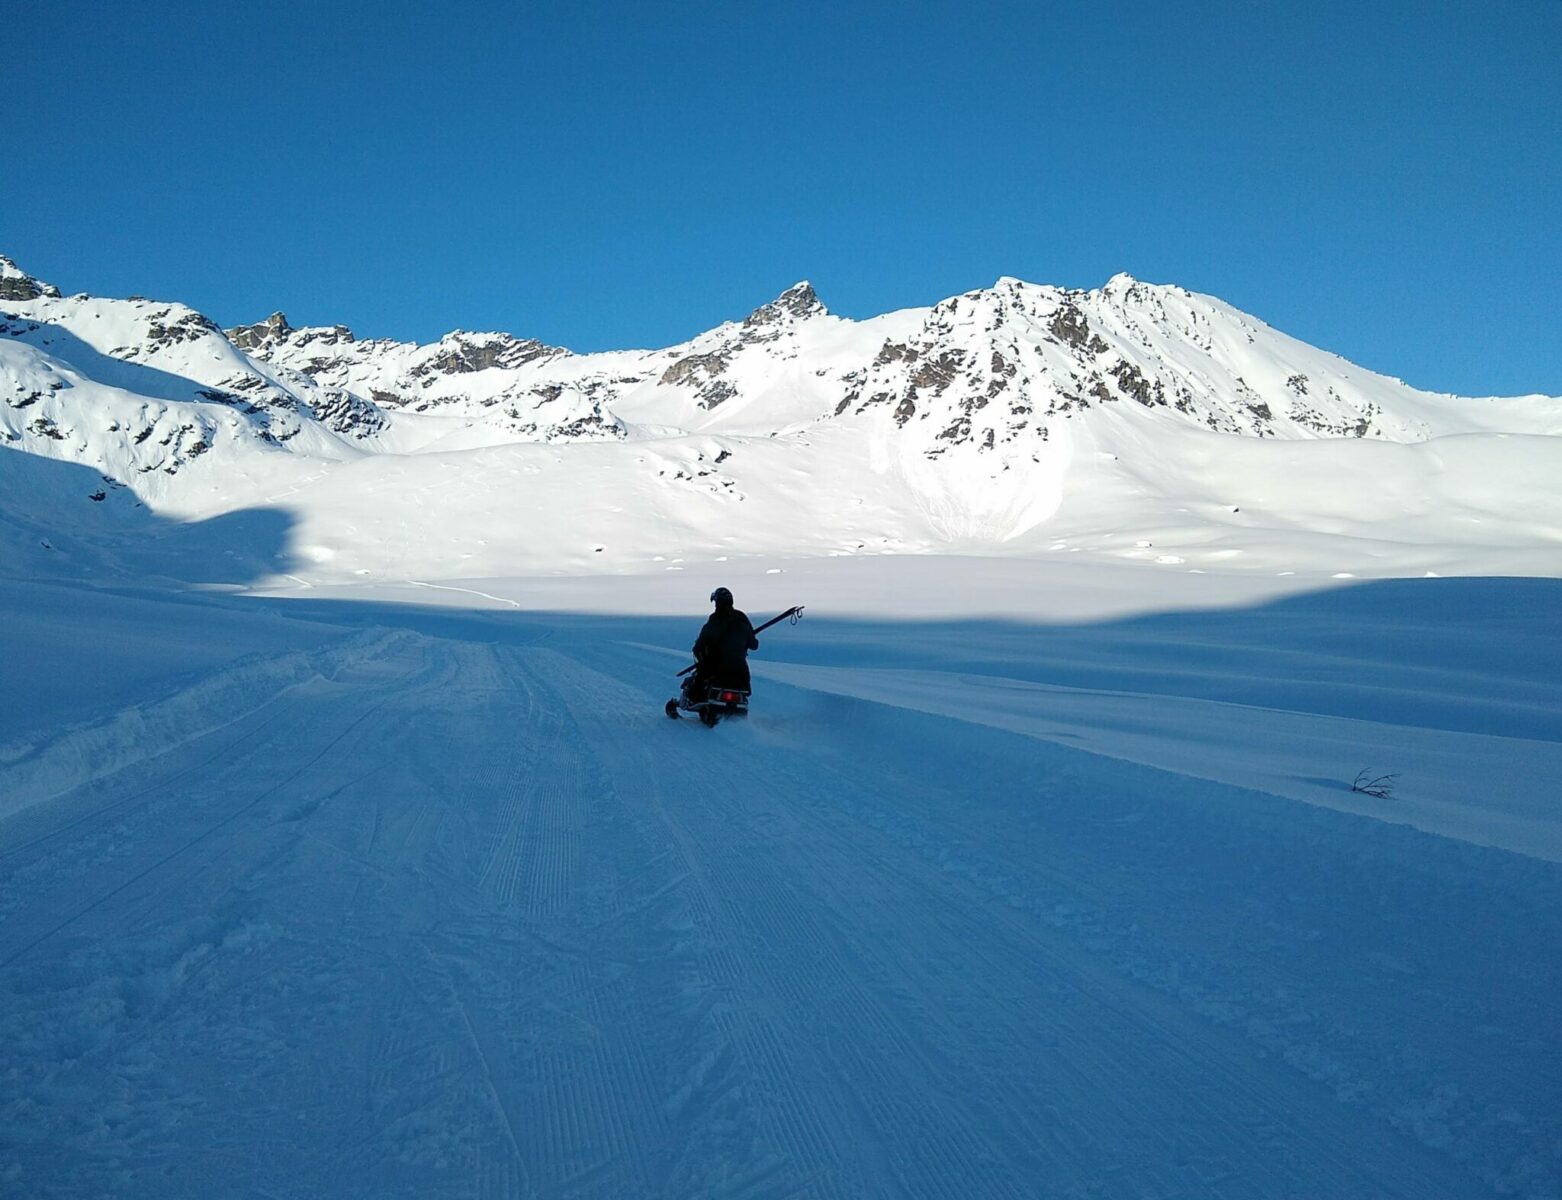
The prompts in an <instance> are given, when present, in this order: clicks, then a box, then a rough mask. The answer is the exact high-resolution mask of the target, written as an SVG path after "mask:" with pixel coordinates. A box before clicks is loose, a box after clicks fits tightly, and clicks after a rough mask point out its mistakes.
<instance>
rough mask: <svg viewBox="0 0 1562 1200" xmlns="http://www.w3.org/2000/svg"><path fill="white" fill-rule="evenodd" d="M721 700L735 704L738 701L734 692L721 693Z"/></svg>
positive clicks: (724, 702)
mask: <svg viewBox="0 0 1562 1200" xmlns="http://www.w3.org/2000/svg"><path fill="white" fill-rule="evenodd" d="M721 702H722V703H723V704H736V703H737V702H738V694H737V693H736V692H723V693H722V694H721Z"/></svg>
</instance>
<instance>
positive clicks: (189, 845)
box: [0, 705, 379, 969]
mask: <svg viewBox="0 0 1562 1200" xmlns="http://www.w3.org/2000/svg"><path fill="white" fill-rule="evenodd" d="M378 707H379V705H375V706H374V707H373V708H370V709H369V710H368V711H366V712H363V713H360V714H359V715H358V716H357V717H355V718H354V719H353V720H352V721H351V722H350V723H349V724H348V725H347V726H346V728H344V729H342V730H341V731H340V732H338V733H337V734H336V735H335V736H333V737H332V738H331V740H330V741H328V742H327V743H326V744H325V745H324V746H322V747H321V748H320V750H319V751H317V752H316V753H315V755H314V757H313V758H311V759H309V760H308V761H307V762H306V763H304V765H303V766H301V767H299V768H298V770H296V771H294V772H293V774H291V775H289V776H288V777H287V778H286V779H284V780H283V781H282V782H281V783H278V784H274V785H273V786H272V787H270V788H268V789H266V790H265V791H263V792H261V793H260V794H259V795H258V796H256V797H254V798H253V799H251V800H249V801H247V802H245V803H244V804H243V805H241V806H240V807H238V808H237V809H235V810H234V811H233V812H231V813H229V814H228V815H227V816H226V817H224V818H223V819H222V820H220V821H218V822H217V823H216V824H215V825H211V826H209V827H207V828H206V829H205V830H204V831H202V832H201V833H200V834H198V835H197V836H196V837H194V838H192V839H191V840H190V841H188V842H184V843H181V844H180V845H179V846H177V847H176V848H175V849H173V850H171V851H170V852H169V853H167V854H165V855H164V856H163V857H161V858H159V859H158V860H157V861H156V862H154V863H152V864H151V865H150V866H148V867H146V868H144V869H143V870H140V871H138V872H136V873H135V874H134V875H132V876H130V878H128V879H126V880H124V881H123V882H122V883H120V884H119V885H118V886H116V887H114V888H113V889H112V890H110V891H108V892H105V893H103V894H102V895H100V896H98V897H97V898H96V899H95V900H93V901H91V902H90V903H88V904H87V905H86V906H85V907H84V908H81V909H78V910H77V911H76V912H74V913H72V914H71V915H70V916H68V917H66V918H65V919H64V920H63V921H61V922H59V924H57V925H55V926H53V927H52V928H50V929H48V930H47V931H45V932H44V933H42V934H39V935H38V936H37V937H35V938H33V939H32V940H31V941H29V942H26V943H25V944H23V945H21V946H19V947H17V948H16V949H14V950H12V951H11V952H10V953H9V954H8V955H6V957H5V958H3V959H0V969H4V968H6V967H9V966H10V965H11V964H12V963H14V962H16V960H17V959H19V958H21V957H22V956H23V955H25V954H27V953H28V952H29V951H31V950H33V949H34V948H36V947H37V946H40V945H42V944H43V943H44V942H46V941H48V940H49V939H50V938H52V937H53V936H54V935H55V934H57V933H59V932H60V931H61V930H63V929H66V928H68V927H69V926H71V925H73V924H74V923H75V922H77V921H79V920H80V919H81V918H82V917H84V916H86V915H87V914H88V913H90V912H92V911H93V910H95V909H97V908H99V907H100V906H102V905H103V904H106V903H107V902H108V901H110V900H112V899H113V898H114V897H115V896H118V895H119V894H120V893H121V892H123V891H125V890H126V889H127V888H129V887H131V886H133V885H134V884H136V883H139V882H140V881H141V880H142V879H145V878H146V877H147V876H148V875H151V874H152V873H153V872H154V871H157V870H160V869H161V868H163V867H165V866H167V865H168V864H169V863H171V862H173V861H174V859H176V858H178V857H179V856H180V855H182V854H184V853H186V852H187V851H189V850H193V849H194V848H195V847H196V846H198V845H200V844H201V843H202V842H204V841H206V840H207V839H208V838H209V837H211V836H212V835H213V834H215V833H217V832H218V831H220V830H222V829H224V828H226V827H227V826H228V825H231V824H232V823H233V822H234V821H236V820H238V819H239V818H240V817H241V816H243V815H244V814H245V813H247V812H249V811H250V810H251V809H253V808H254V807H255V806H256V805H258V804H260V803H261V802H262V801H263V800H267V799H269V798H270V797H271V796H273V795H275V794H276V793H277V792H278V791H280V790H281V789H282V788H283V787H286V786H287V785H288V784H289V783H292V782H293V781H294V780H295V779H297V778H298V777H299V776H301V775H303V774H304V773H305V772H306V771H308V770H309V768H311V767H313V766H314V765H315V764H316V763H318V762H319V761H320V760H321V759H323V758H324V757H325V756H326V755H327V754H329V753H330V752H331V751H332V750H333V749H335V748H336V746H337V744H338V743H340V742H341V741H342V739H344V738H345V737H346V736H347V735H348V734H350V733H352V732H353V730H355V729H357V728H358V727H359V726H360V725H362V724H363V723H364V722H365V721H367V720H368V719H369V717H371V716H372V715H373V714H374V712H375V710H376V709H377V708H378Z"/></svg>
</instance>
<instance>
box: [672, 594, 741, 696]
mask: <svg viewBox="0 0 1562 1200" xmlns="http://www.w3.org/2000/svg"><path fill="white" fill-rule="evenodd" d="M710 598H711V603H712V604H714V605H715V606H716V611H715V612H713V613H711V615H710V617H709V619H707V620H706V622H705V628H703V629H701V630H700V636H699V637H697V638H695V639H694V661H695V664H696V666H695V669H694V673H693V674H691V675H690V676H689V677H688V678H687V680H686V681H685V682H684V685H683V686H684V691H685V692H687V693H688V694H689V695H691V696H696V697H698V696H701V695H703V692H702V689H704V688H708V687H725V688H733V689H735V690H738V691H743V692H746V691H748V690H749V675H748V652H749V651H750V650H758V649H759V639H758V638H757V637H755V636H754V625H753V622H751V621H750V620H749V619H748V614H747V613H745V612H743V611H742V610H741V609H737V608H733V607H732V593H731V592H729V591H728V590H727V589H726V588H724V587H719V588H717V589H716V590H715V591H714V592H712V593H711V594H710Z"/></svg>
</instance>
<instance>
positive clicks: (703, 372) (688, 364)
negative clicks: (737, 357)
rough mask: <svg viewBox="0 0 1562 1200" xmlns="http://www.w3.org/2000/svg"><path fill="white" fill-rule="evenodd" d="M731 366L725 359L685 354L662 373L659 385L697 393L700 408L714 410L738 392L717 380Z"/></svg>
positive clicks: (724, 356)
mask: <svg viewBox="0 0 1562 1200" xmlns="http://www.w3.org/2000/svg"><path fill="white" fill-rule="evenodd" d="M731 365H732V359H731V358H730V357H728V355H726V354H724V353H721V352H719V351H718V352H715V353H711V354H689V355H685V356H684V357H683V358H680V359H679V360H678V361H677V362H675V363H673V364H672V366H670V367H668V368H667V370H665V371H663V372H662V379H661V382H662V383H664V384H667V385H670V386H677V385H679V384H683V385H685V386H688V387H693V388H695V389H697V391H698V395H699V403H700V407H701V408H715V407H716V406H717V405H718V404H720V403H722V402H723V401H725V400H730V399H732V397H733V396H736V395H737V394H738V389H737V388H735V387H733V386H732V384H731V383H729V382H728V381H727V380H725V379H717V378H716V377H717V376H718V375H721V374H722V373H723V372H724V371H726V369H727V368H728V367H729V366H731Z"/></svg>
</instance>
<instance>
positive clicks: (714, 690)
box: [664, 604, 803, 727]
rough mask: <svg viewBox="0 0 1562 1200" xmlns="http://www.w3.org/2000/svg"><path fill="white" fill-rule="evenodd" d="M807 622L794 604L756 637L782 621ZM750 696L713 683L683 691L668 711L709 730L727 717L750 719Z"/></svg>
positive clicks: (669, 706) (692, 667)
mask: <svg viewBox="0 0 1562 1200" xmlns="http://www.w3.org/2000/svg"><path fill="white" fill-rule="evenodd" d="M802 619H803V606H802V605H801V604H796V605H793V606H792V607H791V608H789V609H787V610H786V611H785V612H784V613H781V614H780V615H779V616H775V617H771V618H770V620H768V621H766V622H765V623H764V624H763V625H760V626H759V627H758V628H756V629H755V630H754V632H755V633H756V634H758V633H762V632H763V631H765V630H766V629H769V628H770V627H771V626H772V625H775V624H777V623H778V622H780V621H791V623H792V624H793V625H796V624H797V623H798V622H799V621H800V620H802ZM697 666H699V663H690V664H689V665H688V666H687V667H685V668H684V669H683V670H681V671H679V672H678V674H679V675H680V676H682V675H687V674H688V673H689V672H690V671H692V670H694V669H695V668H696V667H697ZM748 698H749V693H748V692H746V691H744V690H743V689H742V688H735V687H722V686H720V685H718V684H709V685H707V686H705V687H702V688H700V689H699V691H698V692H696V693H693V694H691V693H690V691H689V689H687V688H684V689H682V690H681V691H680V692H679V693H678V695H676V696H674V697H673V698H672V699H671V700H669V701H668V702H667V704H666V706H665V709H664V711H665V712H666V713H667V715H668V716H669V717H672V718H673V719H674V720H677V719H678V714H679V713H684V712H687V713H694V714H695V715H696V716H698V717H699V719H700V724H702V725H705V726H707V727H709V726H714V725H715V724H716V722H718V721H720V720H721V719H722V718H723V717H746V716H747V715H748Z"/></svg>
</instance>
